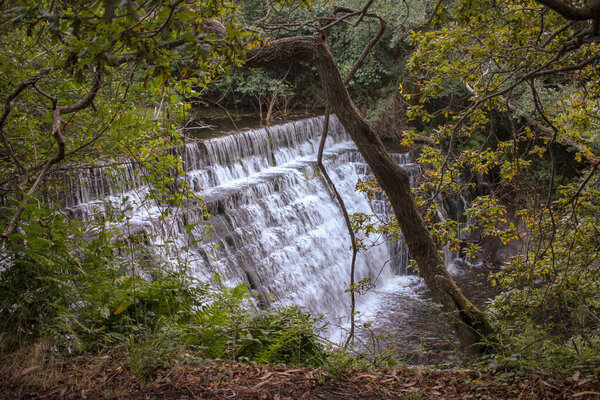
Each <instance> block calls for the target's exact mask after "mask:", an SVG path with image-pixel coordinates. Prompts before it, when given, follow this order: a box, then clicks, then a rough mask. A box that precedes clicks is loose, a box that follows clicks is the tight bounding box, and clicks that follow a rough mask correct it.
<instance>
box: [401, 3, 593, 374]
mask: <svg viewBox="0 0 600 400" xmlns="http://www.w3.org/2000/svg"><path fill="white" fill-rule="evenodd" d="M579 4H580V3H573V2H566V1H545V0H540V1H537V2H532V1H510V2H483V1H481V2H479V1H475V2H471V1H469V2H467V1H459V2H457V3H455V4H452V5H448V3H445V2H440V7H439V8H438V12H437V14H436V15H435V17H434V18H433V20H432V22H433V23H434V24H436V27H435V28H430V29H423V30H421V31H419V32H416V33H415V34H414V35H413V37H412V41H413V43H414V44H415V46H416V48H415V51H414V53H413V55H412V58H411V60H410V62H409V67H410V68H411V70H412V72H413V74H414V79H415V81H417V83H416V84H415V85H414V86H413V89H412V93H411V92H410V91H407V92H406V93H405V95H406V98H407V99H409V100H410V101H412V103H413V106H412V109H411V110H410V115H411V116H412V117H413V118H414V119H415V120H418V121H419V122H420V123H421V124H422V125H423V126H425V127H426V130H427V133H428V134H429V135H430V137H431V138H432V139H433V141H434V142H435V143H436V145H437V146H431V147H428V148H426V149H425V150H424V152H423V154H422V161H423V162H425V163H427V165H429V168H428V171H427V172H426V174H427V176H428V180H427V181H426V182H425V183H424V184H423V185H422V187H421V196H420V197H421V199H420V201H421V202H423V204H427V203H428V201H429V199H431V197H432V196H435V195H438V194H440V193H442V194H446V195H448V194H452V193H455V192H457V191H461V190H470V191H471V192H472V193H474V194H476V195H478V196H479V197H477V198H476V199H475V200H474V202H473V204H472V207H471V209H470V210H469V213H470V215H471V216H472V217H473V220H474V221H476V222H478V223H479V224H480V231H479V234H480V236H481V237H482V238H483V239H485V238H486V237H494V236H495V237H499V238H500V239H501V240H502V241H504V242H507V241H508V240H510V239H512V238H517V237H520V238H521V239H522V240H523V243H524V249H523V251H522V254H519V255H517V256H515V257H514V258H513V259H512V260H511V262H510V264H508V265H507V266H505V267H503V268H502V269H501V270H500V271H499V272H498V273H497V274H496V275H494V276H493V278H492V279H493V280H492V282H493V283H494V284H499V285H501V286H502V287H503V288H504V289H506V291H505V293H503V294H502V295H501V296H499V297H498V298H497V299H495V301H494V304H493V307H492V308H491V309H490V311H491V315H492V316H493V317H494V319H495V321H496V324H495V327H496V328H497V329H498V332H499V333H500V335H501V341H500V342H502V343H504V345H505V346H506V347H507V349H504V350H502V351H507V352H516V351H519V352H520V353H521V357H522V358H523V359H530V360H533V362H544V363H548V362H549V361H548V360H550V362H555V363H556V366H557V367H564V366H565V360H569V362H570V363H571V362H572V363H573V364H571V365H576V363H578V362H580V361H578V360H581V358H585V357H588V356H590V357H593V356H591V354H593V353H594V352H596V349H597V342H596V341H595V340H594V339H592V337H594V336H595V335H597V327H598V325H597V323H595V322H592V321H597V318H598V315H599V312H598V301H599V299H598V285H599V282H598V279H597V273H598V268H599V265H598V263H597V261H596V258H597V254H598V252H599V250H600V248H599V246H598V243H597V239H596V238H597V230H596V228H594V226H596V227H597V226H598V225H597V224H598V217H597V209H598V208H597V207H598V194H599V193H598V189H597V184H596V183H597V182H598V178H597V167H598V160H599V159H598V157H599V153H598V149H599V148H600V147H599V142H598V136H597V133H596V131H597V126H598V122H599V119H598V112H597V99H598V95H599V94H600V91H599V89H600V86H599V85H598V72H597V66H598V60H599V57H598V54H599V50H600V49H599V47H598V44H597V39H598V18H599V16H600V14H599V11H598V10H599V6H600V3H598V2H597V1H593V2H588V3H585V4H584V3H581V5H579ZM434 104H435V105H434ZM440 105H442V106H440ZM415 134H416V133H415ZM413 138H414V135H408V136H407V137H406V138H405V140H406V144H410V143H411V140H412V139H413ZM484 191H487V193H484ZM509 212H510V214H511V215H513V216H514V218H515V220H516V222H515V223H514V224H510V223H509V222H508V220H507V218H506V214H507V213H509ZM471 250H472V251H476V250H478V247H477V246H473V247H472V249H471ZM516 316H518V318H516ZM548 353H552V357H548ZM558 354H562V356H558V357H557V355H558ZM542 360H543V361H542Z"/></svg>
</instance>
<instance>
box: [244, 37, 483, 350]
mask: <svg viewBox="0 0 600 400" xmlns="http://www.w3.org/2000/svg"><path fill="white" fill-rule="evenodd" d="M290 61H305V62H308V63H310V64H312V65H314V66H315V67H316V68H317V71H318V73H319V76H320V79H321V84H322V86H323V89H324V91H325V95H326V97H327V101H328V102H329V104H330V105H331V108H332V111H333V112H334V113H335V114H336V115H337V117H338V119H339V120H340V122H341V123H342V125H343V126H344V128H345V129H346V131H347V132H348V134H349V135H350V137H351V138H352V140H353V141H354V143H355V144H356V147H357V148H358V150H359V151H360V153H361V154H362V156H363V157H364V159H365V161H366V162H367V164H368V165H369V166H370V167H371V170H372V171H373V173H374V175H375V178H376V179H377V181H378V182H379V185H380V186H381V188H382V189H383V190H384V191H385V193H386V194H387V196H388V198H389V200H390V203H391V205H392V208H393V209H394V213H395V215H396V218H397V219H398V223H399V225H400V228H401V229H402V232H403V233H404V237H405V240H406V244H407V245H408V249H409V251H410V253H411V256H412V257H413V258H414V259H415V261H416V262H417V264H418V265H419V273H420V275H421V276H422V277H423V279H424V280H425V282H426V284H427V286H428V287H429V290H430V291H431V294H432V296H433V299H434V300H435V301H436V302H438V303H439V304H440V305H441V306H442V309H443V311H444V312H445V313H446V314H447V315H448V316H449V318H450V321H451V323H452V325H453V326H454V328H455V329H456V331H457V334H458V338H459V340H460V343H461V346H462V347H463V349H464V350H465V351H467V352H470V353H474V352H479V351H482V350H484V349H485V346H484V343H483V339H484V336H485V335H487V334H489V333H491V332H492V329H491V326H490V325H489V323H488V321H487V319H486V318H485V316H484V315H483V313H482V312H481V311H479V310H478V309H477V307H475V306H474V305H473V304H471V302H469V301H468V300H467V299H466V298H465V296H464V295H463V294H462V292H461V291H460V289H459V288H458V287H457V286H456V284H455V282H454V280H453V279H452V277H451V276H450V274H449V273H448V271H447V269H446V267H445V265H444V262H443V260H442V258H441V256H440V252H439V250H438V248H437V246H436V245H435V243H434V241H433V238H432V237H431V235H430V233H429V230H428V229H427V226H426V225H425V223H424V221H423V219H422V218H421V213H420V211H419V209H418V207H417V204H416V202H415V199H414V198H413V196H412V193H411V188H410V179H409V175H408V173H407V172H406V171H405V170H404V169H403V168H401V167H400V166H399V165H398V164H397V163H396V162H395V161H394V160H393V159H392V157H391V156H390V155H389V154H388V152H387V150H386V149H385V147H384V145H383V143H382V142H381V139H380V138H379V136H378V135H377V134H376V132H375V130H374V129H373V128H372V127H371V126H370V125H369V123H368V122H367V121H366V120H365V118H363V116H362V115H361V114H360V112H359V111H358V109H357V108H356V106H355V105H354V103H353V102H352V99H351V98H350V95H349V94H348V91H347V90H346V87H345V85H344V83H343V81H342V78H341V76H340V72H339V70H338V67H337V64H336V62H335V60H334V58H333V55H332V54H331V51H330V50H329V47H328V46H327V43H326V42H325V38H324V37H323V36H320V35H313V36H297V37H289V38H283V39H278V40H275V41H272V42H270V43H268V44H267V45H265V46H263V47H261V48H258V49H254V50H252V51H250V52H248V55H247V61H246V66H248V67H260V66H268V65H282V64H287V63H289V62H290Z"/></svg>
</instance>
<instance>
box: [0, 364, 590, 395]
mask: <svg viewBox="0 0 600 400" xmlns="http://www.w3.org/2000/svg"><path fill="white" fill-rule="evenodd" d="M9 371H12V374H11V375H7V373H8V372H9ZM0 398H2V399H274V400H285V399H294V400H295V399H412V400H416V399H598V398H600V376H599V375H594V376H585V375H583V374H579V373H576V374H575V375H572V376H558V375H540V374H534V373H530V374H516V373H501V374H491V373H488V372H480V371H477V370H469V369H449V370H440V369H434V368H429V367H428V368H425V367H400V368H396V369H390V370H379V371H375V370H372V371H355V370H345V371H343V372H339V373H337V374H335V376H332V375H331V373H328V372H326V371H325V370H322V369H314V368H285V367H270V366H269V367H257V366H252V365H248V364H239V363H206V364H196V365H192V364H184V365H179V366H177V367H174V368H171V369H169V370H159V371H157V372H156V373H155V374H153V378H152V379H146V380H140V379H139V378H138V377H137V376H136V375H135V374H134V373H132V372H131V370H130V369H129V367H128V366H127V365H126V364H124V363H122V362H118V361H117V360H115V359H112V358H111V357H109V356H103V357H87V358H79V359H75V360H69V361H62V362H61V363H60V364H57V363H53V365H52V369H51V370H48V369H47V368H45V367H41V366H35V365H34V366H30V367H28V368H26V369H23V370H20V371H16V370H15V369H14V368H8V366H6V365H5V366H3V367H0Z"/></svg>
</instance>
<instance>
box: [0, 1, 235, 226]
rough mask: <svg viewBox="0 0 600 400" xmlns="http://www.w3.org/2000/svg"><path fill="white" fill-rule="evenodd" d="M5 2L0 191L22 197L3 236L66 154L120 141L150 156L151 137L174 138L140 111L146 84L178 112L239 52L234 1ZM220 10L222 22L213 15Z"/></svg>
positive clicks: (109, 148)
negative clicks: (191, 93)
mask: <svg viewBox="0 0 600 400" xmlns="http://www.w3.org/2000/svg"><path fill="white" fill-rule="evenodd" d="M0 7H1V8H0V10H1V20H0V27H1V29H2V31H3V32H2V36H3V41H2V47H1V48H0V50H1V52H2V54H1V58H2V61H0V63H1V64H0V70H2V77H1V78H0V88H1V89H0V90H1V91H2V93H4V96H3V104H4V106H3V109H2V114H1V117H0V144H1V145H2V153H3V154H2V158H1V160H0V163H1V164H0V165H1V171H2V196H3V197H4V198H5V199H7V200H8V201H9V203H10V204H15V205H16V206H15V209H14V210H13V212H12V215H11V216H10V218H9V219H8V221H7V222H6V223H5V224H4V227H3V233H2V237H4V238H7V237H8V236H10V235H11V234H12V233H13V232H14V230H15V227H16V226H17V224H18V222H19V220H20V217H21V214H22V213H23V211H24V209H25V208H26V206H27V203H28V202H29V201H30V200H31V198H33V197H34V196H37V195H38V193H39V191H40V189H41V188H42V187H43V185H44V182H45V181H46V182H47V180H46V178H47V177H48V175H49V174H50V173H51V172H52V171H56V170H57V169H60V168H61V165H63V164H61V162H62V161H63V160H65V159H67V160H68V161H69V162H70V163H71V165H73V164H75V163H76V162H79V161H85V160H94V159H95V160H96V162H97V163H98V161H99V160H101V159H104V160H111V159H113V160H112V161H114V158H115V157H120V156H122V154H123V153H122V152H123V150H126V151H129V152H130V153H133V154H129V155H130V156H140V157H142V158H144V157H147V156H148V155H151V154H153V152H152V151H147V150H148V149H147V146H148V144H149V143H151V142H152V141H155V142H154V145H155V146H156V145H158V143H159V142H162V143H163V144H166V143H167V142H169V141H171V140H172V139H173V137H174V136H173V132H172V131H171V132H169V130H168V129H169V124H170V122H167V125H166V126H163V127H160V126H157V125H156V124H154V125H153V126H152V124H149V123H148V118H145V116H144V115H142V113H140V112H139V111H137V110H136V108H140V107H144V106H148V105H149V103H148V100H149V98H148V96H147V95H145V93H149V94H150V95H151V96H152V97H153V98H154V99H157V100H160V102H161V104H164V105H165V106H166V105H169V106H170V107H171V108H175V110H174V111H175V112H177V108H179V109H180V111H181V110H183V109H184V108H185V107H187V106H186V105H184V104H183V102H182V99H184V98H185V96H188V95H189V94H190V91H191V90H192V88H193V87H202V86H203V85H205V84H206V83H207V82H208V81H210V79H211V77H213V76H214V75H215V74H216V73H219V72H222V71H225V70H226V69H228V68H229V66H230V65H231V64H232V63H235V60H236V58H237V55H238V54H240V52H241V48H240V46H239V41H240V37H241V31H240V30H239V29H238V28H237V27H236V25H235V24H236V21H235V19H234V18H233V10H234V8H235V7H234V6H233V5H232V4H230V3H227V2H222V1H208V2H189V1H178V0H174V1H161V0H158V1H150V2H136V1H123V2H117V1H114V0H106V1H100V0H98V1H92V2H85V3H72V2H69V1H41V2H31V1H9V2H3V3H2V6H0ZM217 16H218V17H219V18H220V19H221V20H223V21H224V22H225V24H226V27H225V26H223V25H222V24H215V23H214V22H213V18H214V17H217ZM186 62H187V63H188V64H187V65H186ZM189 63H193V64H194V68H195V73H194V74H193V76H192V73H191V70H190V65H189ZM165 99H166V101H164V100H165ZM157 102H158V101H157ZM133 126H137V127H138V128H139V130H136V131H135V133H134V132H133V131H130V132H131V133H133V134H132V135H129V136H128V135H125V133H124V131H123V129H124V127H129V128H131V127H133ZM165 128H166V129H165ZM136 134H137V135H139V136H138V137H137V138H136V137H135V136H136ZM142 138H143V140H140V139H142ZM166 145H167V146H168V145H171V144H166ZM144 148H146V150H144ZM144 153H145V155H144Z"/></svg>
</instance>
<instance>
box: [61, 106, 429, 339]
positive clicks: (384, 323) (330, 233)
mask: <svg viewBox="0 0 600 400" xmlns="http://www.w3.org/2000/svg"><path fill="white" fill-rule="evenodd" d="M330 124H331V125H330V128H329V137H328V140H327V146H326V151H325V155H324V163H325V165H326V168H327V169H328V171H329V173H330V175H331V176H332V179H333V180H334V182H335V184H336V186H337V189H338V191H339V192H340V194H341V195H342V197H343V198H344V200H345V202H346V205H347V207H348V208H349V212H351V213H352V212H364V213H371V212H372V209H373V210H375V211H376V212H379V213H381V214H382V215H383V214H384V213H385V210H384V209H383V206H382V205H381V204H380V203H379V204H378V203H377V202H376V203H375V204H370V203H369V201H368V200H367V198H366V197H365V196H364V195H363V194H360V193H357V192H356V191H355V186H356V183H357V180H358V179H359V178H361V177H365V176H368V175H369V173H370V172H369V169H368V167H367V166H366V164H365V163H364V161H363V160H362V157H361V156H360V154H359V153H358V151H357V150H356V148H355V146H354V144H353V143H352V142H351V141H350V139H349V137H348V135H347V134H346V132H345V131H344V129H343V127H342V126H341V124H340V123H339V122H338V121H337V119H336V118H332V119H331V122H330ZM322 130H323V117H315V118H309V119H304V120H300V121H295V122H289V123H285V124H282V125H276V126H271V127H266V128H259V129H253V130H247V131H241V132H237V133H234V134H229V135H226V136H220V137H216V138H210V139H206V140H193V141H191V142H188V143H186V144H185V145H184V146H183V148H182V149H180V150H179V151H178V154H179V155H180V157H181V162H182V163H183V166H184V171H185V174H184V176H181V177H177V178H178V179H180V180H185V182H186V183H187V184H188V185H189V187H190V188H191V189H192V190H193V191H194V193H195V194H197V195H198V197H199V198H202V199H203V200H204V203H205V205H206V209H204V208H203V207H201V206H200V205H199V204H194V203H192V202H190V203H188V204H187V205H185V206H182V207H172V206H171V205H170V204H168V202H164V201H161V200H160V199H158V200H157V199H155V200H152V201H148V200H147V194H148V193H150V191H151V186H150V185H149V184H147V183H145V180H144V179H142V176H143V174H144V173H145V171H144V170H143V168H141V167H140V166H139V165H138V164H136V163H133V162H131V163H123V164H121V165H120V166H119V167H118V168H117V169H115V168H110V167H95V168H85V169H81V170H78V171H77V173H76V174H74V175H72V176H71V177H70V181H69V182H70V189H69V190H68V192H67V194H66V196H65V197H64V199H63V202H64V204H65V212H68V213H70V214H71V215H73V216H75V217H76V218H79V219H82V220H86V219H87V220H89V219H92V218H94V216H95V215H98V214H103V213H108V212H110V211H111V210H114V209H115V208H119V209H120V210H121V211H122V212H124V214H125V216H126V218H125V222H123V225H122V226H113V228H115V229H116V228H118V229H120V230H121V231H122V232H127V233H128V234H129V235H142V236H143V237H144V240H145V242H146V245H147V247H148V248H149V250H150V252H151V253H152V256H153V257H155V258H156V259H160V260H162V261H166V262H168V263H169V264H170V265H172V266H175V267H177V268H182V266H183V267H185V268H187V269H188V271H190V272H191V273H192V274H193V275H194V276H195V277H197V278H199V279H203V280H206V279H211V277H212V276H213V275H214V274H217V275H219V276H220V277H221V279H222V280H223V282H224V283H225V284H226V285H229V286H233V285H236V284H240V283H245V284H247V285H249V286H250V287H251V289H252V290H254V291H255V292H256V294H257V297H258V299H259V300H260V302H262V303H263V304H266V305H269V306H278V305H295V306H300V307H304V308H305V309H306V310H307V311H308V312H311V313H313V314H323V315H324V316H325V319H326V320H327V321H329V322H330V323H331V326H333V327H337V328H333V329H331V330H330V332H331V335H332V337H338V338H339V339H340V340H341V338H342V337H343V328H344V326H346V325H347V323H348V319H349V310H350V309H349V304H350V301H349V295H348V293H346V292H345V290H346V289H347V288H348V282H349V279H350V278H349V274H350V260H351V251H350V239H349V237H348V233H347V231H346V226H345V223H344V220H343V218H342V215H341V212H340V209H339V207H338V205H337V204H336V202H335V200H334V198H333V197H332V195H331V194H330V192H329V190H328V188H327V186H326V184H325V182H324V180H323V178H322V177H321V176H320V174H319V173H318V172H317V170H316V167H315V162H316V154H317V149H318V144H319V140H320V136H321V132H322ZM396 158H397V161H398V162H399V163H400V164H402V165H403V166H404V167H405V168H407V169H408V170H410V171H413V172H414V173H417V172H418V168H417V167H416V165H415V164H414V163H413V162H412V160H411V157H410V155H409V154H404V155H396ZM166 209H169V213H168V215H167V216H165V210H166ZM390 260H392V261H390ZM408 260H409V255H408V252H407V250H406V248H405V246H404V245H403V244H402V242H396V243H392V244H390V243H387V242H385V241H383V242H382V243H381V244H379V245H378V246H375V247H372V248H370V249H369V250H368V251H365V252H361V253H360V254H359V257H358V260H357V268H356V280H357V281H358V280H360V279H362V278H367V277H371V278H375V279H376V284H377V286H376V288H375V290H374V291H372V292H371V293H368V294H366V295H364V296H362V297H359V299H358V310H359V311H360V314H359V316H358V321H359V323H360V324H361V326H363V329H362V330H360V331H359V339H360V341H362V342H364V343H365V348H368V346H369V345H368V342H369V333H370V332H371V331H372V330H377V329H379V328H380V327H381V328H382V329H387V330H388V331H389V330H394V331H396V332H400V336H401V337H406V338H409V339H408V341H407V342H406V343H408V344H409V345H406V346H404V347H405V348H407V349H408V348H411V349H412V348H413V347H414V345H415V340H414V338H415V337H416V338H417V339H418V338H422V337H423V332H425V331H427V329H429V328H430V327H429V326H427V323H423V324H421V325H423V326H420V325H419V324H420V322H415V321H417V320H418V321H427V320H428V319H427V318H428V317H427V315H426V314H423V310H425V311H424V312H425V313H427V310H429V309H431V308H432V304H431V303H429V302H427V301H426V300H424V299H423V297H424V296H426V294H425V289H424V287H423V284H422V282H421V280H420V279H419V278H417V277H414V276H407V275H405V273H406V265H407V264H408ZM415 310H420V311H418V312H415ZM415 318H416V320H415ZM365 324H366V325H365ZM369 325H370V326H369ZM336 335H337V336H336ZM432 335H433V336H435V335H436V333H435V331H434V332H433V333H432ZM411 338H412V339H411ZM396 342H398V340H396ZM406 343H405V344H406ZM416 343H417V344H418V343H419V342H418V340H417V342H416ZM397 347H402V342H401V341H400V342H398V343H397ZM411 351H412V350H411Z"/></svg>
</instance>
